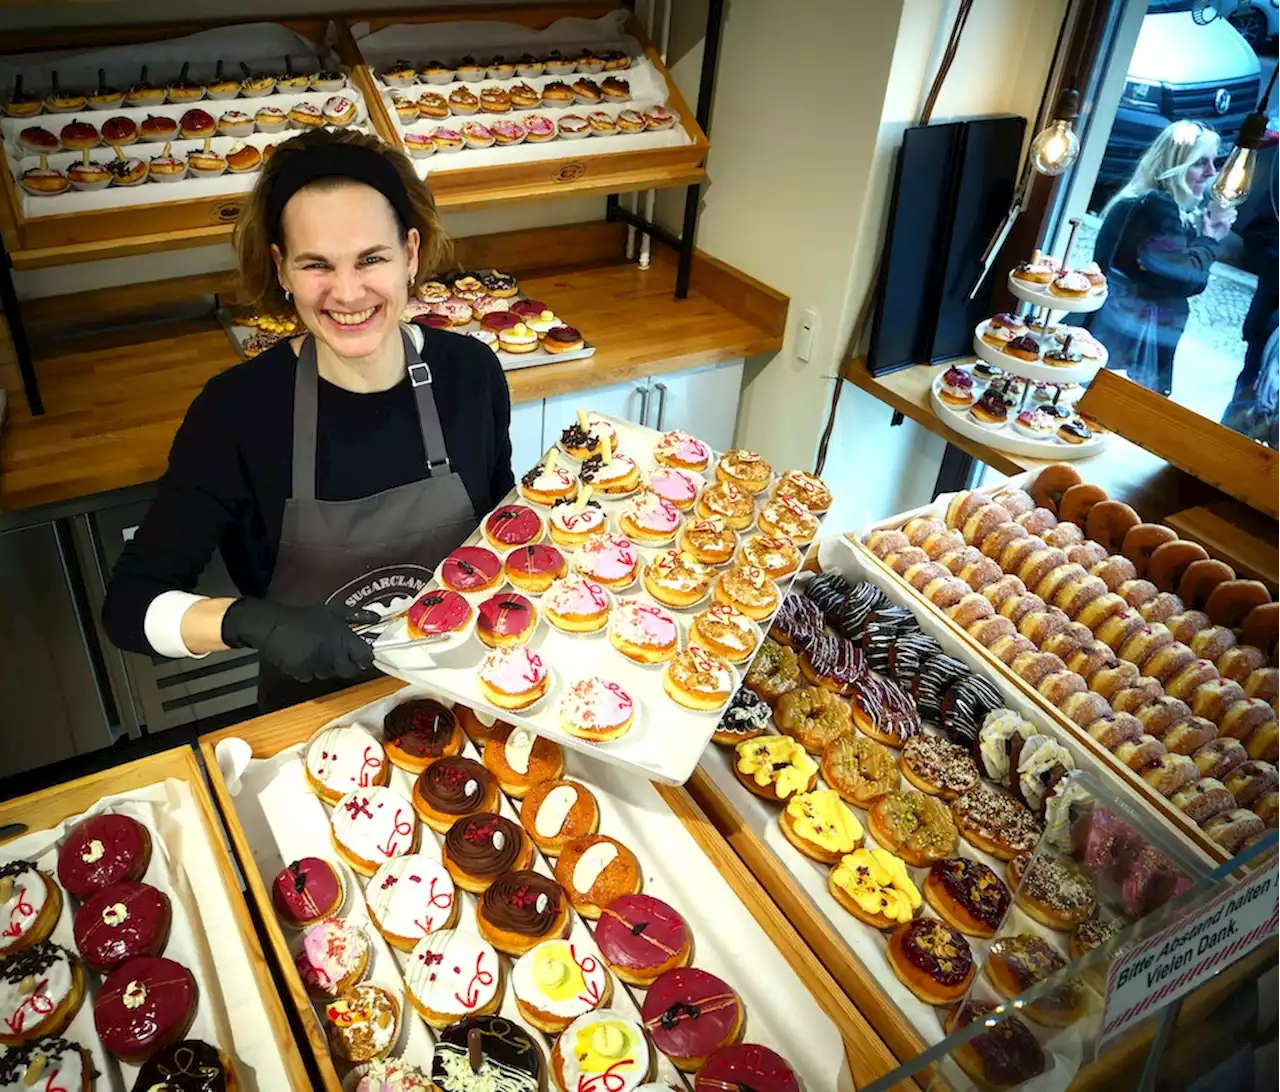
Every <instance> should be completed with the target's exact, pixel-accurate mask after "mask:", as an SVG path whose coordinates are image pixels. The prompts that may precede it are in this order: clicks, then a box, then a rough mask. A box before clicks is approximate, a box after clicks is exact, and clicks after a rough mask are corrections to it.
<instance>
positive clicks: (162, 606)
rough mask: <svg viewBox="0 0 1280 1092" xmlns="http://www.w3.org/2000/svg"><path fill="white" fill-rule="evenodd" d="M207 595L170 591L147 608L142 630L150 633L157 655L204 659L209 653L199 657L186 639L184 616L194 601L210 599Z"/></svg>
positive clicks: (149, 639)
mask: <svg viewBox="0 0 1280 1092" xmlns="http://www.w3.org/2000/svg"><path fill="white" fill-rule="evenodd" d="M207 598H208V596H206V595H192V594H191V593H190V592H184V591H167V592H161V593H160V594H159V595H157V596H156V597H155V598H154V599H153V600H151V603H150V604H149V605H148V607H147V613H146V617H145V618H143V620H142V631H143V633H144V634H146V638H147V643H148V644H149V645H150V646H151V647H152V648H154V649H155V650H156V653H157V655H160V656H168V657H169V658H170V659H174V660H177V659H180V658H181V657H183V656H188V657H191V658H193V659H196V660H202V659H204V657H205V656H208V655H209V654H208V653H207V652H205V653H203V654H202V655H199V656H197V655H196V654H195V653H194V652H192V651H191V650H190V649H189V648H187V646H186V644H185V643H184V642H183V640H182V616H183V615H184V614H186V613H187V611H188V610H189V609H190V607H191V605H192V604H193V603H199V602H201V601H202V600H204V599H207Z"/></svg>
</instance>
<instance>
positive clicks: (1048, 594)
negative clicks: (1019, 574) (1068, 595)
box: [1027, 561, 1089, 603]
mask: <svg viewBox="0 0 1280 1092" xmlns="http://www.w3.org/2000/svg"><path fill="white" fill-rule="evenodd" d="M1088 575H1089V574H1088V573H1087V572H1085V569H1084V566H1083V565H1076V564H1073V563H1072V562H1070V561H1068V562H1065V563H1064V564H1062V565H1058V566H1057V567H1056V568H1053V569H1050V570H1049V571H1048V572H1047V573H1045V575H1044V576H1042V577H1041V578H1040V580H1039V581H1038V582H1037V583H1035V584H1028V585H1027V587H1028V588H1030V589H1031V590H1032V591H1033V592H1035V593H1036V595H1038V596H1040V598H1041V599H1043V600H1044V601H1045V602H1046V603H1051V602H1053V598H1054V596H1055V595H1057V594H1058V592H1059V591H1060V590H1061V589H1062V587H1063V585H1065V584H1067V583H1069V582H1070V581H1073V580H1080V579H1082V578H1084V577H1086V576H1088Z"/></svg>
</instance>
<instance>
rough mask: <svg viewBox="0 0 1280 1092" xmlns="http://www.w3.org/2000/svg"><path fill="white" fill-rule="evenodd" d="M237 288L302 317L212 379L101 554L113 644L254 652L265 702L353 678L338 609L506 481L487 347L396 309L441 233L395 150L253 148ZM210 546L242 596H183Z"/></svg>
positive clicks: (355, 659) (347, 610)
mask: <svg viewBox="0 0 1280 1092" xmlns="http://www.w3.org/2000/svg"><path fill="white" fill-rule="evenodd" d="M236 247H237V253H238V256H239V260H240V271H241V276H242V284H243V289H244V292H245V294H246V295H247V296H248V297H249V298H250V299H251V301H252V302H253V303H254V304H255V305H256V306H257V307H258V308H260V309H261V310H263V311H265V312H267V313H272V314H280V313H287V312H288V311H289V310H290V309H293V310H296V312H297V315H298V317H299V319H301V321H302V323H303V324H304V325H305V327H306V329H307V333H306V334H304V335H303V336H302V337H301V338H297V339H295V340H294V341H292V342H289V341H285V342H281V343H280V344H279V345H277V346H275V347H274V348H272V349H271V350H269V351H268V352H265V353H263V354H262V355H261V356H259V357H257V358H256V359H254V360H251V361H248V362H246V363H244V364H241V365H239V366H237V367H235V368H232V369H230V370H229V371H227V372H224V373H222V374H221V375H219V376H217V377H215V378H214V379H212V380H210V382H209V383H208V385H207V386H206V387H205V389H204V390H203V391H202V392H201V394H200V395H199V396H198V397H197V398H196V400H195V402H194V403H193V404H192V406H191V408H190V410H188V412H187V417H186V419H185V421H184V422H183V424H182V427H181V429H180V430H179V432H178V435H177V437H176V438H175V440H174V443H173V448H172V450H171V452H170V456H169V468H168V470H167V471H166V473H165V475H164V477H163V478H162V479H161V481H160V483H159V486H158V490H157V496H156V500H155V502H154V503H153V504H152V507H151V509H150V510H149V512H148V514H147V517H146V519H145V520H144V521H143V522H142V525H141V526H140V527H139V529H138V532H137V534H136V535H135V536H134V539H133V541H132V542H130V543H129V545H128V546H127V547H126V549H125V551H124V553H123V555H122V556H121V558H120V560H119V562H118V563H117V565H116V569H115V571H114V572H113V573H112V578H111V582H110V585H109V587H108V592H107V599H106V602H105V604H104V606H103V624H104V626H105V628H106V630H107V633H108V634H109V635H110V637H111V638H112V640H113V641H115V642H116V644H118V645H120V646H121V647H122V648H126V649H130V650H133V651H138V652H144V653H153V654H159V655H163V656H200V655H205V654H207V653H209V652H213V651H217V650H221V649H225V648H246V647H248V648H254V649H256V650H257V651H258V653H259V659H260V665H261V666H260V673H259V687H258V700H259V705H260V706H261V707H262V708H263V709H264V710H268V709H275V708H280V707H282V706H284V705H289V704H293V703H294V702H297V701H301V700H304V699H305V698H308V697H314V696H316V695H318V694H322V693H326V692H328V691H330V690H334V689H337V688H338V687H340V686H344V685H349V684H350V683H352V682H355V681H359V680H360V679H362V678H363V677H364V676H365V675H367V674H368V673H369V672H371V670H372V663H373V654H372V651H371V649H370V646H369V645H368V644H367V643H366V642H365V641H363V640H362V639H361V638H360V637H358V636H357V635H355V634H354V633H353V632H352V630H351V628H350V625H351V623H352V622H353V621H372V620H374V619H375V617H376V615H377V614H385V613H387V612H388V611H390V610H393V609H395V608H396V607H398V606H400V605H402V604H403V603H404V602H405V601H407V599H408V598H409V597H411V596H412V595H413V594H414V593H415V592H416V591H417V590H418V589H420V588H421V587H422V586H423V585H424V584H425V583H426V581H427V580H428V579H429V578H430V576H431V573H432V572H433V571H434V569H435V566H436V565H437V564H438V563H439V562H440V560H442V559H443V558H444V556H445V555H446V554H448V552H449V551H450V550H452V549H453V548H454V547H455V546H457V545H458V544H460V543H461V542H462V541H463V540H464V539H465V538H466V537H467V535H469V534H470V533H471V531H473V530H474V529H475V526H476V523H477V519H476V513H477V512H484V511H487V510H488V509H489V508H491V507H493V506H494V504H496V503H497V502H498V500H500V499H501V497H502V496H503V495H504V494H505V493H506V492H507V491H508V490H509V489H510V488H511V487H512V485H513V484H514V482H513V479H512V475H511V444H510V441H509V439H508V436H507V430H508V427H509V424H510V413H511V407H510V397H509V394H508V391H507V385H506V379H505V377H504V376H503V374H502V368H501V366H500V365H499V363H498V360H497V357H495V356H494V355H493V352H492V351H491V350H490V349H488V348H487V347H486V346H485V345H484V344H482V343H481V342H479V341H477V340H475V339H473V338H468V337H465V336H460V335H458V334H454V333H450V332H448V331H441V330H434V329H424V328H418V327H413V328H407V327H402V326H401V324H400V321H399V319H400V314H401V312H402V311H403V310H404V307H405V303H406V302H407V300H408V299H409V297H410V295H411V294H412V293H413V291H414V289H415V288H416V286H417V285H418V284H421V283H422V282H423V281H425V280H428V279H430V278H431V277H432V276H434V275H435V274H436V273H437V272H438V271H439V269H440V268H441V267H442V266H443V265H444V264H445V263H446V262H447V261H448V258H449V255H450V252H451V248H450V244H449V240H448V238H447V236H445V234H444V232H443V230H442V229H441V227H440V222H439V218H438V216H437V214H436V210H435V204H434V202H433V201H432V199H431V194H430V192H429V191H428V189H427V187H426V185H425V184H424V183H423V182H421V181H420V180H419V179H418V178H417V175H416V174H415V173H414V171H413V168H412V167H411V166H410V165H409V162H408V160H407V159H405V158H404V156H403V155H402V154H401V153H400V152H398V151H395V150H394V149H391V148H389V147H387V146H385V145H383V144H382V143H381V142H379V141H378V140H377V139H376V138H374V137H370V136H365V135H363V134H360V133H346V132H344V133H336V134H335V133H329V132H327V131H324V130H316V131H312V132H308V133H306V134H304V135H302V136H299V137H296V138H294V139H293V140H290V141H287V142H285V143H284V144H282V145H280V146H279V147H278V149H277V151H276V153H275V155H274V156H272V158H271V159H270V160H269V161H268V164H267V167H266V169H265V170H264V172H263V174H262V176H261V178H260V179H259V182H258V185H257V187H256V188H255V190H254V193H253V196H252V198H251V200H250V203H249V205H248V207H247V208H246V209H245V212H244V214H243V216H242V218H241V220H240V223H239V225H238V227H237V234H236ZM219 547H220V548H221V550H222V555H223V558H224V560H225V561H226V564H227V570H228V572H229V573H230V574H231V576H232V578H233V579H234V580H235V582H236V585H237V587H238V588H239V589H240V590H241V592H243V593H244V594H243V595H242V597H241V598H239V599H234V600H232V599H208V598H202V597H200V596H197V595H193V594H191V589H192V588H194V586H195V583H196V581H197V579H198V578H199V576H200V573H201V572H202V571H203V570H204V567H205V566H206V564H207V563H208V561H209V558H210V557H211V556H212V554H213V551H214V550H215V549H217V548H219Z"/></svg>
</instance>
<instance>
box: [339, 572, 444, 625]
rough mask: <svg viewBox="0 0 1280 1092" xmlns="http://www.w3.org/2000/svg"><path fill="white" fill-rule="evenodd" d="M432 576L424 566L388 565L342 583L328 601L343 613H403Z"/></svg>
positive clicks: (383, 614)
mask: <svg viewBox="0 0 1280 1092" xmlns="http://www.w3.org/2000/svg"><path fill="white" fill-rule="evenodd" d="M431 576H432V573H431V570H430V569H427V568H425V567H424V566H422V565H409V564H404V565H386V566H384V567H383V568H380V569H374V570H373V571H372V572H367V573H365V574H364V575H363V576H358V577H356V579H355V580H351V581H348V582H347V583H346V584H343V585H342V587H340V588H338V589H337V591H335V592H333V593H332V594H331V595H330V596H329V598H328V599H326V600H325V602H326V603H327V604H329V605H330V606H336V607H342V608H343V609H344V610H370V611H373V613H374V614H378V615H382V616H384V617H385V616H386V615H388V614H395V613H397V612H398V611H401V610H404V608H405V607H407V606H408V605H409V603H410V602H411V601H412V600H413V598H414V597H415V596H416V595H417V594H418V593H419V592H420V591H422V589H423V588H425V587H426V586H427V582H428V581H429V580H430V579H431Z"/></svg>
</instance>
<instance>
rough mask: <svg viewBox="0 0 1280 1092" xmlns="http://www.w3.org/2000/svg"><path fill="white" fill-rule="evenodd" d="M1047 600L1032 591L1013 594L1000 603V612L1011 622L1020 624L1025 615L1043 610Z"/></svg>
mask: <svg viewBox="0 0 1280 1092" xmlns="http://www.w3.org/2000/svg"><path fill="white" fill-rule="evenodd" d="M1044 608H1045V602H1044V600H1043V599H1041V598H1040V596H1038V595H1035V594H1033V593H1032V592H1023V593H1022V594H1021V595H1018V596H1012V597H1010V598H1009V599H1006V600H1005V601H1004V602H1003V603H1001V604H1000V613H1001V614H1002V615H1003V616H1004V617H1005V618H1008V619H1009V621H1010V622H1013V623H1014V624H1015V625H1019V624H1021V622H1022V619H1023V617H1024V616H1025V615H1028V614H1031V613H1033V612H1035V611H1043V610H1044Z"/></svg>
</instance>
